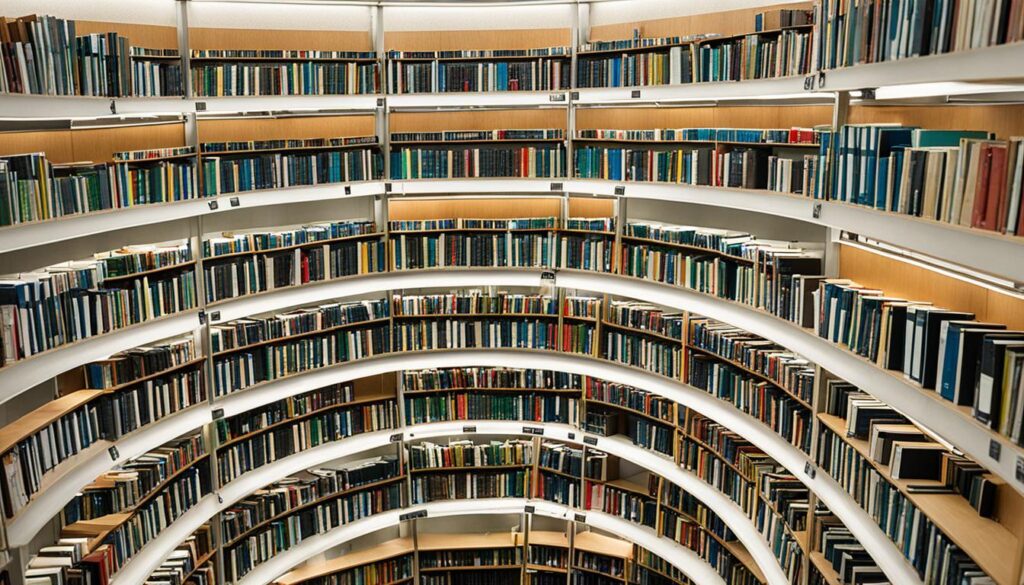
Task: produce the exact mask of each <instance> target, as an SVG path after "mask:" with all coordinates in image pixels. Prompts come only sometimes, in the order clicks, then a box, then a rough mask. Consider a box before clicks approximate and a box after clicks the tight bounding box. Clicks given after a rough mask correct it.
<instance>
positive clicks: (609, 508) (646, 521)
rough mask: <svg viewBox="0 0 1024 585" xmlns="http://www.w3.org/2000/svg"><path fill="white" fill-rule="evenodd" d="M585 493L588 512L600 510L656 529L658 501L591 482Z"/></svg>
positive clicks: (585, 487)
mask: <svg viewBox="0 0 1024 585" xmlns="http://www.w3.org/2000/svg"><path fill="white" fill-rule="evenodd" d="M583 493H584V498H583V500H584V507H585V509H587V510H598V511H600V512H604V513H606V514H610V515H612V516H618V517H619V518H622V519H624V520H628V521H629V522H633V523H634V524H640V525H642V526H647V527H648V528H655V526H656V524H657V522H658V504H657V499H656V498H651V497H650V496H649V495H645V494H640V493H638V492H635V491H632V490H625V489H622V488H619V487H616V486H613V485H609V484H606V483H595V482H590V481H588V482H586V485H585V486H584V491H583Z"/></svg>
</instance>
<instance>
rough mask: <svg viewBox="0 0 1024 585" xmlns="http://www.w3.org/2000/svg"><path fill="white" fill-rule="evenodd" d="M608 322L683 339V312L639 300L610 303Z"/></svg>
mask: <svg viewBox="0 0 1024 585" xmlns="http://www.w3.org/2000/svg"><path fill="white" fill-rule="evenodd" d="M606 318H607V322H608V323H611V324H613V325H618V326H619V327H623V328H628V329H635V330H640V331H650V332H652V333H657V334H658V335H661V336H663V337H669V338H672V339H678V340H680V341H682V339H683V330H684V328H685V326H684V321H685V319H684V317H683V314H682V313H671V314H669V313H665V311H664V310H663V309H660V308H658V307H655V306H654V305H651V304H647V303H642V302H637V301H612V302H611V303H610V304H609V305H608V314H607V317H606Z"/></svg>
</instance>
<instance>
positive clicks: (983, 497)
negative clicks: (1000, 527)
mask: <svg viewBox="0 0 1024 585" xmlns="http://www.w3.org/2000/svg"><path fill="white" fill-rule="evenodd" d="M825 413H826V414H827V415H830V416H833V417H837V418H838V419H841V421H836V423H837V424H830V425H829V428H833V427H838V426H840V425H839V424H838V423H840V422H844V423H845V425H844V430H845V435H846V437H847V441H846V442H838V441H835V440H834V439H835V437H832V436H830V438H829V445H831V447H832V455H831V456H830V457H832V458H836V457H842V458H843V459H844V460H847V461H853V460H854V459H853V457H854V455H856V456H858V457H860V459H856V461H857V462H858V465H856V466H853V467H852V468H848V471H847V473H848V474H852V475H854V476H861V477H864V476H862V474H867V473H871V472H872V468H874V469H876V470H877V471H878V472H879V474H880V476H885V477H882V478H883V479H888V478H891V479H893V480H913V481H917V482H922V483H921V484H919V485H918V484H915V490H926V489H930V490H931V491H934V492H938V493H951V494H956V495H958V496H960V497H962V498H963V499H965V500H966V501H967V503H968V504H970V505H971V507H972V508H974V510H975V511H976V512H977V513H978V515H979V516H981V517H982V518H999V517H1000V513H999V500H1000V496H999V493H1000V492H1001V491H1002V490H1003V489H1005V484H1004V482H1003V481H1002V480H1000V479H998V478H997V477H995V476H993V475H991V474H989V473H988V472H987V471H986V470H985V469H984V468H983V467H981V466H980V465H979V464H978V463H976V462H975V461H972V460H970V459H968V458H966V457H964V456H962V455H960V454H957V453H954V452H952V451H951V450H949V449H948V448H946V446H944V445H941V444H939V443H936V442H935V441H934V440H933V439H932V438H931V436H929V435H928V434H927V433H925V432H924V431H922V430H921V429H920V428H919V427H917V426H916V425H914V424H911V422H910V421H909V420H907V419H906V417H904V416H903V415H901V414H899V413H898V412H896V411H895V410H893V409H892V408H890V407H889V406H888V405H886V404H885V403H883V402H881V401H880V400H877V399H875V398H873V397H872V396H870V395H868V394H867V393H866V392H863V391H861V390H859V389H858V388H856V387H854V386H853V385H851V384H849V383H847V382H843V381H840V380H829V381H828V384H827V385H826V387H825ZM822 418H824V417H822ZM833 434H834V433H833ZM824 441H825V439H822V442H821V443H820V444H822V445H823V444H824ZM854 442H857V443H856V445H855V444H854ZM856 446H863V447H865V448H866V449H864V451H863V452H856V449H855V447H856ZM927 482H935V483H932V484H930V485H929V484H928V483H927Z"/></svg>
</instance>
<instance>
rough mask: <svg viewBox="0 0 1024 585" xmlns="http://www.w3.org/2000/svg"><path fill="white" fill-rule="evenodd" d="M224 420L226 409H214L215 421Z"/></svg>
mask: <svg viewBox="0 0 1024 585" xmlns="http://www.w3.org/2000/svg"><path fill="white" fill-rule="evenodd" d="M222 418H224V409H223V408H214V409H213V420H220V419H222Z"/></svg>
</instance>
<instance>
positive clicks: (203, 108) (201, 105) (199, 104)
mask: <svg viewBox="0 0 1024 585" xmlns="http://www.w3.org/2000/svg"><path fill="white" fill-rule="evenodd" d="M196 111H197V112H205V111H206V102H196Z"/></svg>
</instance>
